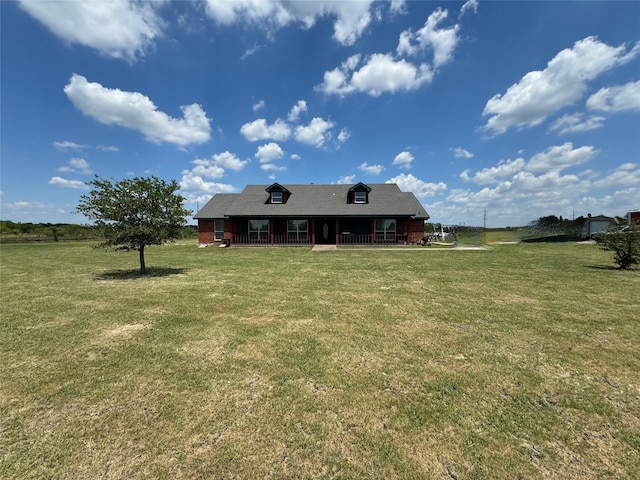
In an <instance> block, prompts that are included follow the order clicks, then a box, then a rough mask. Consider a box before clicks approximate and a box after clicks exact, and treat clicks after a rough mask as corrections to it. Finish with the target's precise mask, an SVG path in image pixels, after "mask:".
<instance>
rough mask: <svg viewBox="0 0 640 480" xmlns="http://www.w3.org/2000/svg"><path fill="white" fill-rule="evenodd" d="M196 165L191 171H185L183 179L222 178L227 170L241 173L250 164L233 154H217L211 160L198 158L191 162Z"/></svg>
mask: <svg viewBox="0 0 640 480" xmlns="http://www.w3.org/2000/svg"><path fill="white" fill-rule="evenodd" d="M191 163H193V164H194V165H195V167H194V168H192V169H191V170H183V171H182V175H183V178H185V176H186V177H188V178H192V177H200V178H202V177H204V178H210V179H218V178H222V177H223V176H224V174H225V169H230V170H235V171H240V170H242V169H243V168H244V166H245V165H246V164H247V163H248V162H247V161H246V160H240V159H239V158H238V157H236V156H235V155H234V154H233V153H231V152H228V151H226V152H222V153H217V154H214V155H212V156H211V158H209V159H207V158H196V159H195V160H193V162H191Z"/></svg>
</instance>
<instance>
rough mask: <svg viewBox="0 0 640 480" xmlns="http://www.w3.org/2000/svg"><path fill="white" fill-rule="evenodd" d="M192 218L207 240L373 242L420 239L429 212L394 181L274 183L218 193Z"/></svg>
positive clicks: (238, 242)
mask: <svg viewBox="0 0 640 480" xmlns="http://www.w3.org/2000/svg"><path fill="white" fill-rule="evenodd" d="M194 218H195V219H196V220H198V241H199V243H200V244H205V245H206V244H214V243H223V242H224V243H226V244H228V245H315V244H335V245H342V244H348V245H364V244H369V245H370V244H409V243H418V242H419V241H420V240H421V239H422V237H423V236H424V222H425V220H427V219H428V218H429V214H428V213H427V211H426V210H425V208H424V207H423V206H422V204H421V203H420V202H419V201H418V199H417V198H416V197H415V195H414V194H413V193H410V192H402V191H400V188H399V187H398V185H396V184H395V183H380V184H371V185H365V184H364V183H357V184H355V185H315V184H307V185H286V186H283V185H280V184H278V183H273V184H271V185H247V186H246V187H245V189H244V190H243V191H242V192H240V193H218V194H216V195H214V196H213V198H212V199H211V200H209V202H207V204H206V205H205V206H204V207H202V209H200V211H199V212H197V213H196V214H195V215H194Z"/></svg>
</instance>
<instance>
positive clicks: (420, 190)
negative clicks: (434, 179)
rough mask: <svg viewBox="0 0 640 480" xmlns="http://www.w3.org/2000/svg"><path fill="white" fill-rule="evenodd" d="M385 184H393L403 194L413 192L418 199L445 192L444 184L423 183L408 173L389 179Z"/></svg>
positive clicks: (445, 186)
mask: <svg viewBox="0 0 640 480" xmlns="http://www.w3.org/2000/svg"><path fill="white" fill-rule="evenodd" d="M385 183H395V184H397V185H398V187H399V188H400V190H402V191H403V192H413V193H414V194H415V195H416V196H417V197H419V198H426V197H434V196H435V195H436V194H437V193H440V192H444V191H445V190H447V184H446V183H444V182H439V183H428V182H423V181H422V180H420V179H418V178H416V177H414V176H413V175H411V174H410V173H409V174H404V173H401V174H400V175H398V176H397V177H393V178H390V179H389V180H387V181H386V182H385Z"/></svg>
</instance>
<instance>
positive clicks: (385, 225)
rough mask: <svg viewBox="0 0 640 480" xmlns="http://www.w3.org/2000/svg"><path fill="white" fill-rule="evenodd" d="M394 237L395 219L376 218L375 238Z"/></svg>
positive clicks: (388, 238) (385, 238) (393, 238)
mask: <svg viewBox="0 0 640 480" xmlns="http://www.w3.org/2000/svg"><path fill="white" fill-rule="evenodd" d="M395 238H396V219H395V218H376V239H380V240H395Z"/></svg>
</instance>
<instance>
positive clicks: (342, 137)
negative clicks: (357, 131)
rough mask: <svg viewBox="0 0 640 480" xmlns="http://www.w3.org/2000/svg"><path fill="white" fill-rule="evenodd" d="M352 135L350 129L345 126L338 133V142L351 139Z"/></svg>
mask: <svg viewBox="0 0 640 480" xmlns="http://www.w3.org/2000/svg"><path fill="white" fill-rule="evenodd" d="M350 136H351V133H350V132H349V130H347V129H346V128H343V129H342V130H340V133H338V142H340V143H344V142H346V141H347V140H348V139H349V137H350Z"/></svg>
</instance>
